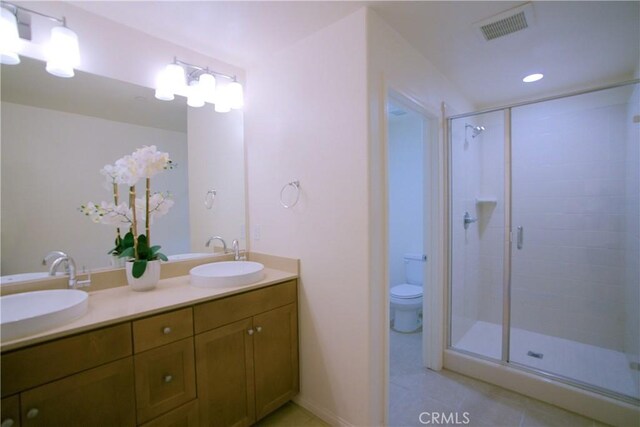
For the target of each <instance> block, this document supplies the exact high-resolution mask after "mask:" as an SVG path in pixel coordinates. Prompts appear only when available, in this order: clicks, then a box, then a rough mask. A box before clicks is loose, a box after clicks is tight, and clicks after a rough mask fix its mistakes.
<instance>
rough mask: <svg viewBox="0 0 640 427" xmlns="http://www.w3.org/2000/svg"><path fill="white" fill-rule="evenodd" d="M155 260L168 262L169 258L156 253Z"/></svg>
mask: <svg viewBox="0 0 640 427" xmlns="http://www.w3.org/2000/svg"><path fill="white" fill-rule="evenodd" d="M155 257H156V259H161V260H162V261H169V258H167V256H166V255H165V254H163V253H161V252H158V253H157V254H156V255H155Z"/></svg>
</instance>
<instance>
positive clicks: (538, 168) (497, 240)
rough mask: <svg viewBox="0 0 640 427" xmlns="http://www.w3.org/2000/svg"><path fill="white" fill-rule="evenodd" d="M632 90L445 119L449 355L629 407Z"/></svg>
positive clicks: (636, 295) (633, 285)
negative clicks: (478, 360) (550, 380)
mask: <svg viewBox="0 0 640 427" xmlns="http://www.w3.org/2000/svg"><path fill="white" fill-rule="evenodd" d="M639 86H640V85H639V84H638V83H637V82H631V83H626V84H620V85H617V86H614V87H609V88H606V89H600V90H595V91H590V92H583V93H580V94H575V95H569V96H563V97H556V98H553V99H547V100H542V101H537V102H531V103H523V104H519V105H515V106H511V107H507V108H502V109H496V110H492V111H488V112H479V113H471V114H466V115H459V116H454V117H450V118H449V119H448V126H449V141H448V144H449V159H450V182H449V200H450V207H449V212H450V227H449V232H450V239H451V240H450V243H451V244H450V254H449V267H450V276H449V277H450V283H449V303H450V310H449V315H450V317H449V334H448V336H449V348H450V349H453V350H456V351H460V352H464V353H466V354H469V355H473V356H475V357H480V358H484V359H487V360H493V361H497V362H500V363H506V364H509V365H510V366H513V367H517V368H520V369H524V370H526V371H529V372H533V373H536V374H539V375H543V376H546V377H550V378H553V379H555V380H558V381H562V382H565V383H569V384H572V385H575V386H578V387H582V388H585V389H588V390H591V391H596V392H599V393H602V394H605V395H608V396H610V397H615V398H618V399H621V400H625V401H630V402H635V403H638V402H639V399H640V343H639V341H640V317H639V312H640V307H639V305H640V268H639V264H640V230H639V228H640V214H639V211H640V200H639V197H640V151H639V146H640V124H639V123H638V122H640V111H639V109H640V88H639Z"/></svg>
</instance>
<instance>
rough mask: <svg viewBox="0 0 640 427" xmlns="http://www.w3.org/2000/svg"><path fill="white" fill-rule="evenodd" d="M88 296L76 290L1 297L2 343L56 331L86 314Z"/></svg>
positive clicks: (57, 290) (54, 290) (35, 292)
mask: <svg viewBox="0 0 640 427" xmlns="http://www.w3.org/2000/svg"><path fill="white" fill-rule="evenodd" d="M88 308H89V294H87V293H86V292H84V291H79V290H76V289H53V290H48V291H34V292H24V293H21V294H14V295H7V296H3V297H0V310H1V311H0V327H1V329H2V340H3V341H6V340H13V339H16V338H21V337H24V336H27V335H31V334H35V333H37V332H42V331H46V330H47V329H53V328H55V327H57V326H62V325H64V324H66V323H69V322H71V321H72V320H75V319H77V318H79V317H81V316H82V315H84V314H85V313H86V312H87V309H88Z"/></svg>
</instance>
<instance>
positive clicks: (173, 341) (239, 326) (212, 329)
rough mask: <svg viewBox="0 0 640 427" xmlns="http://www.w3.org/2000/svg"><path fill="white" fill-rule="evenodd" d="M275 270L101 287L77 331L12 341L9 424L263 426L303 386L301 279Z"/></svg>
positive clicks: (5, 419)
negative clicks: (141, 286) (230, 285)
mask: <svg viewBox="0 0 640 427" xmlns="http://www.w3.org/2000/svg"><path fill="white" fill-rule="evenodd" d="M267 271H268V274H267V278H266V279H265V280H262V281H261V282H259V283H257V284H254V285H251V286H247V287H243V288H239V289H238V288H236V289H231V290H223V291H221V290H207V289H196V288H193V287H191V286H189V285H188V278H187V277H185V276H182V277H175V278H171V279H167V280H163V281H162V282H161V284H160V285H159V288H158V289H157V290H155V291H152V292H148V293H132V292H131V291H129V290H128V289H126V287H118V288H114V289H106V290H102V291H97V292H95V293H92V294H90V298H89V301H90V311H89V313H87V315H85V316H84V317H83V318H82V319H79V320H78V321H76V322H74V323H72V324H70V325H68V327H67V328H58V329H55V330H53V331H50V332H49V333H43V334H39V335H38V336H37V337H34V338H29V337H27V339H24V340H17V341H14V342H8V343H3V348H2V351H3V353H2V357H1V362H2V421H1V422H2V427H10V426H13V427H15V426H62V425H66V426H72V425H78V426H85V425H86V426H89V425H91V426H135V425H139V426H148V427H151V426H153V427H155V426H169V425H172V426H173V425H180V426H205V425H206V426H247V425H251V424H253V423H255V422H256V421H257V420H259V419H261V418H263V417H264V416H266V415H267V414H269V413H270V412H272V411H274V410H275V409H277V408H278V407H280V406H281V405H283V404H284V403H286V402H287V401H289V400H290V399H291V398H292V397H293V396H294V395H295V394H296V393H297V392H298V389H299V385H298V383H299V381H298V320H297V279H296V275H294V274H286V273H283V272H279V271H278V270H267ZM162 301H164V303H163V302H162ZM118 304H119V306H118ZM163 304H164V306H163ZM151 313H152V314H151ZM78 331H81V332H78Z"/></svg>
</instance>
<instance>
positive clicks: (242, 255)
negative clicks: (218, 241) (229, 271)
mask: <svg viewBox="0 0 640 427" xmlns="http://www.w3.org/2000/svg"><path fill="white" fill-rule="evenodd" d="M231 245H232V247H233V254H234V256H233V259H234V260H236V261H246V259H247V252H246V251H241V250H240V243H239V242H238V239H234V240H233V243H232V244H231Z"/></svg>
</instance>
